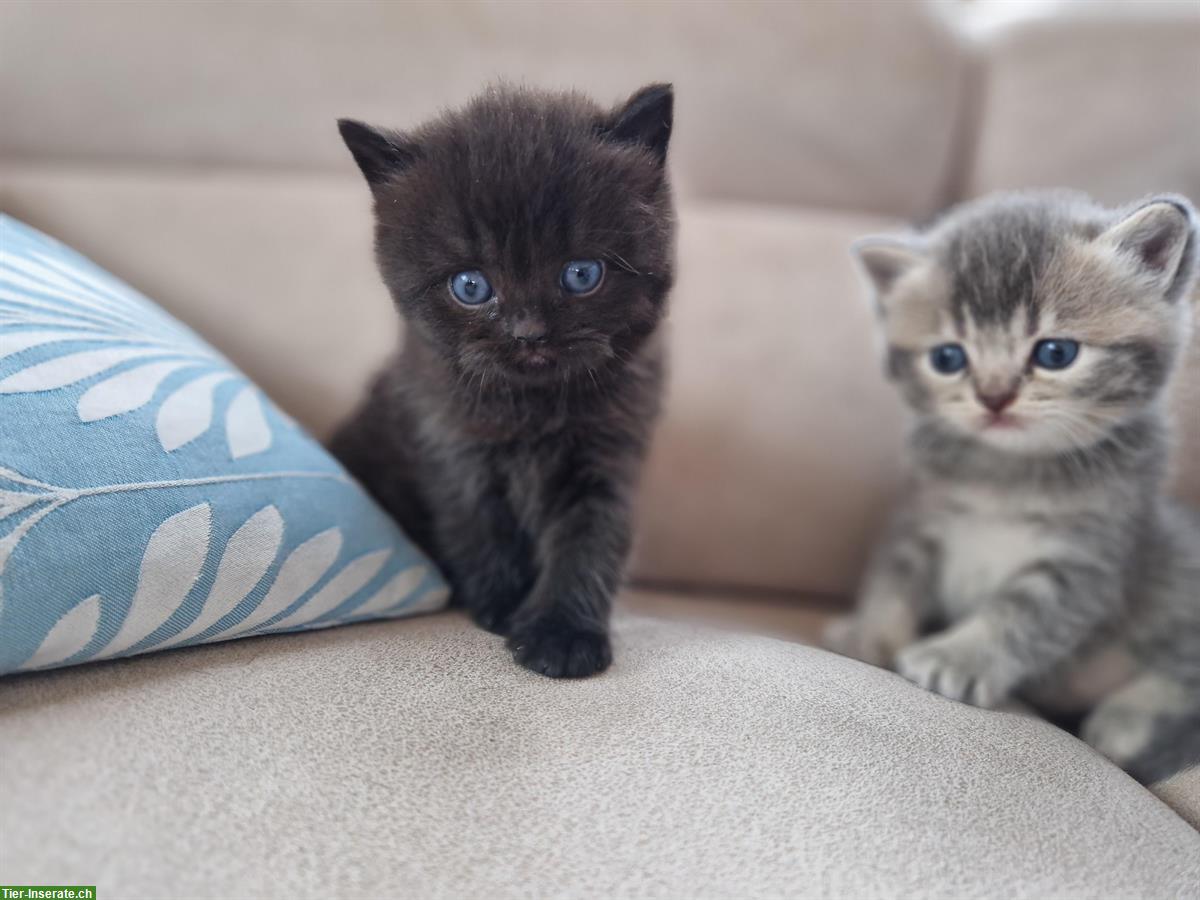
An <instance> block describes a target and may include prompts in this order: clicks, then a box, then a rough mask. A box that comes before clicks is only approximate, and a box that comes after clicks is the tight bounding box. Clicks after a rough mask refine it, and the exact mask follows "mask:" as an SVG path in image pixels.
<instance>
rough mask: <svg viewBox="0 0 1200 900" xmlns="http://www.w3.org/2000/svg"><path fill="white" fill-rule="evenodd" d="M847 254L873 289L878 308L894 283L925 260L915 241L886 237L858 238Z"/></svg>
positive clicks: (921, 249) (881, 305) (920, 248)
mask: <svg viewBox="0 0 1200 900" xmlns="http://www.w3.org/2000/svg"><path fill="white" fill-rule="evenodd" d="M850 253H851V255H853V256H854V258H855V259H856V260H858V264H859V265H860V266H861V267H862V270H863V272H864V274H866V276H867V278H868V280H869V281H870V282H871V286H872V287H874V288H875V294H876V298H877V299H878V300H879V304H880V307H881V308H882V307H883V306H884V303H883V298H884V297H885V296H887V294H888V293H890V292H891V290H892V288H893V287H895V286H896V282H897V281H899V280H900V279H901V278H902V277H903V276H904V275H905V274H906V273H908V272H910V271H912V270H913V269H915V268H917V266H919V265H921V264H922V263H923V262H925V261H926V260H927V259H928V257H927V256H926V255H925V250H924V248H922V247H921V245H920V244H918V243H917V242H916V241H914V240H905V239H903V238H898V237H887V236H881V237H866V238H860V239H859V240H857V241H855V242H854V243H853V244H851V245H850Z"/></svg>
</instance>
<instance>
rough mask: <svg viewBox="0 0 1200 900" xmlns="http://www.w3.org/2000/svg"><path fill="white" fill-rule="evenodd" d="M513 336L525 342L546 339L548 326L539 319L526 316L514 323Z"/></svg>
mask: <svg viewBox="0 0 1200 900" xmlns="http://www.w3.org/2000/svg"><path fill="white" fill-rule="evenodd" d="M512 336H513V337H514V338H516V339H517V340H518V341H520V342H521V343H523V344H524V343H535V342H538V341H544V340H545V339H546V326H545V324H543V323H542V322H540V321H539V320H537V319H531V318H529V317H528V316H526V317H523V318H520V319H518V320H517V321H516V322H515V323H513V326H512Z"/></svg>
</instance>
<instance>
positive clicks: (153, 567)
mask: <svg viewBox="0 0 1200 900" xmlns="http://www.w3.org/2000/svg"><path fill="white" fill-rule="evenodd" d="M211 532H212V509H211V508H210V507H209V505H208V504H207V503H200V504H197V505H196V506H193V507H191V508H190V509H185V510H184V511H183V512H180V513H176V514H175V515H173V516H171V517H170V518H169V519H167V520H166V521H165V522H163V523H162V524H161V525H159V526H158V527H157V528H156V529H154V533H153V534H152V535H150V540H149V542H148V543H147V544H146V550H145V552H144V553H143V554H142V567H141V571H140V572H139V574H138V583H137V590H136V591H135V593H134V595H133V603H132V604H131V605H130V607H129V612H128V613H127V614H126V615H125V621H124V622H123V623H122V625H121V630H120V631H119V632H117V636H116V637H114V638H113V639H112V640H111V641H109V642H108V645H107V646H106V647H105V648H104V649H103V650H102V651H101V653H100V654H99V657H98V658H104V657H109V656H116V655H117V654H119V653H124V652H125V651H126V650H128V649H129V648H130V647H132V646H134V645H135V644H137V643H139V642H141V641H143V640H145V639H146V638H148V637H149V636H150V635H151V634H153V633H154V632H155V631H157V630H158V629H159V628H160V627H162V625H163V624H165V623H166V621H167V620H168V619H170V618H171V616H172V614H174V612H175V610H176V609H178V608H179V606H180V604H182V603H183V601H184V600H186V599H187V595H188V594H189V593H191V590H192V588H193V587H195V585H196V580H197V579H198V578H199V577H200V570H201V569H202V568H203V567H204V560H205V559H206V558H207V556H208V544H209V540H210V536H211Z"/></svg>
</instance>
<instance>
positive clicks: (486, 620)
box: [471, 606, 513, 637]
mask: <svg viewBox="0 0 1200 900" xmlns="http://www.w3.org/2000/svg"><path fill="white" fill-rule="evenodd" d="M512 613H513V611H512V610H511V609H504V608H502V607H499V606H488V607H484V608H483V609H473V610H471V619H472V620H473V621H474V622H475V624H476V625H478V626H479V627H480V628H482V629H483V630H484V631H490V632H491V633H492V634H498V635H500V636H501V637H507V636H508V632H509V628H510V626H511V624H512Z"/></svg>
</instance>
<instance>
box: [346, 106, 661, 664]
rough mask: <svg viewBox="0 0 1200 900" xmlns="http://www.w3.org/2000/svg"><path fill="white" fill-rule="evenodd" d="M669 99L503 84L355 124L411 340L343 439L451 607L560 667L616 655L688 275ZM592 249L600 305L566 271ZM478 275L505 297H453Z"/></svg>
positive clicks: (387, 265)
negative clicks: (635, 513) (680, 273)
mask: <svg viewBox="0 0 1200 900" xmlns="http://www.w3.org/2000/svg"><path fill="white" fill-rule="evenodd" d="M671 114H672V93H671V88H670V86H668V85H652V86H650V87H648V88H645V89H643V90H642V91H640V92H638V93H637V94H635V95H634V96H633V98H632V99H631V100H630V101H629V102H628V103H624V104H621V105H620V106H618V107H617V108H616V109H615V110H604V109H601V108H600V107H599V106H597V105H596V104H594V103H593V102H591V101H590V100H588V99H587V98H585V97H581V96H579V95H577V94H550V93H542V92H537V91H532V90H523V89H515V88H508V87H500V88H495V89H492V90H489V91H488V92H487V93H485V94H483V95H482V96H481V97H479V98H477V99H476V100H474V101H473V102H471V103H470V104H468V105H467V106H466V107H465V108H463V109H462V110H460V111H456V112H452V113H447V114H445V115H443V116H442V117H440V118H438V119H436V120H435V121H433V122H431V123H429V124H427V125H425V126H424V127H422V128H419V129H417V130H415V131H411V132H408V133H403V134H402V133H399V132H393V131H380V130H376V129H373V128H370V127H368V126H365V125H362V124H360V123H357V122H352V121H346V120H343V121H342V122H341V123H339V124H340V127H341V131H342V135H343V137H344V139H345V141H346V143H347V145H348V146H349V148H350V150H351V152H352V153H353V154H354V157H355V160H356V161H357V162H358V164H359V167H360V168H361V169H362V171H363V174H364V175H365V176H366V178H367V181H368V183H369V184H370V187H371V190H372V193H373V194H374V198H375V213H376V255H377V259H378V262H379V268H380V271H381V273H382V275H383V280H384V282H385V283H386V285H387V287H388V289H389V290H390V292H391V295H392V297H393V299H394V300H395V303H396V306H397V308H398V310H399V312H400V314H401V315H402V316H403V318H404V320H405V322H406V329H405V338H404V342H403V346H402V348H401V350H400V352H399V353H398V355H397V356H396V358H395V360H394V361H393V362H392V363H391V364H389V365H388V366H387V367H386V368H385V369H384V370H383V372H382V373H381V374H380V375H379V376H378V379H377V380H376V382H375V384H374V386H373V387H372V388H371V390H370V393H369V396H368V397H367V399H366V401H365V403H364V404H363V405H362V407H361V408H360V409H359V411H358V412H357V413H356V414H355V415H354V417H353V418H352V419H351V421H349V422H348V423H347V424H346V425H345V426H344V427H343V428H342V430H341V431H340V432H339V434H338V435H337V436H336V438H335V439H334V442H333V449H334V451H335V453H336V454H337V455H338V456H339V457H340V458H341V460H342V461H343V462H344V463H345V464H346V465H347V467H348V468H349V469H350V471H351V472H353V473H354V474H355V475H356V476H358V478H359V479H361V480H362V481H363V483H364V484H366V485H367V487H368V488H369V489H370V490H371V491H372V493H374V494H375V496H376V497H377V498H378V499H379V500H380V501H381V502H382V503H383V505H384V506H385V507H386V508H387V509H388V510H389V511H390V512H391V513H392V514H393V515H394V516H395V517H396V518H397V519H398V520H399V521H400V522H401V524H402V525H403V526H404V528H405V529H406V530H407V532H408V533H409V534H410V535H411V536H412V537H413V538H414V539H415V540H416V541H417V542H418V543H419V544H420V545H421V546H423V547H424V548H425V549H426V550H427V551H428V552H429V553H430V554H431V556H432V557H433V558H434V559H435V560H436V561H437V562H438V564H439V565H440V566H441V568H442V570H443V571H444V572H445V574H446V576H447V578H448V579H449V581H450V583H451V585H452V588H453V598H454V602H456V603H457V604H458V605H461V606H462V607H464V608H465V609H466V610H467V611H468V612H469V613H470V614H471V615H472V616H473V617H474V618H475V620H476V621H477V622H479V623H480V624H481V625H482V626H483V627H485V628H488V629H490V630H493V631H496V632H498V633H501V634H505V635H507V636H508V645H509V648H510V649H511V650H512V652H513V654H514V656H515V658H516V659H517V661H518V662H520V663H521V664H522V665H524V666H527V667H528V668H530V669H533V670H534V671H537V672H541V673H543V674H546V675H550V676H554V677H577V676H585V675H590V674H592V673H594V672H597V671H600V670H602V669H604V668H605V667H606V666H608V664H609V662H610V660H611V650H610V646H609V639H608V633H607V622H608V615H609V607H610V604H611V601H612V597H613V594H614V593H615V591H616V589H617V586H618V583H619V580H620V578H621V575H622V569H623V566H624V563H625V559H626V555H627V553H628V550H629V544H630V503H631V500H632V494H633V490H634V482H635V478H636V474H637V472H638V469H639V465H640V462H641V460H642V457H643V455H644V452H645V450H646V446H647V442H648V440H649V437H650V431H651V426H652V423H653V420H654V417H655V414H656V412H657V409H658V405H659V395H660V385H661V380H662V369H663V355H662V349H661V347H660V342H659V339H658V334H657V328H658V325H659V322H660V320H661V318H662V316H663V314H664V311H665V306H666V298H667V293H668V290H669V289H670V287H671V283H672V279H673V245H674V216H673V208H672V201H671V194H670V188H669V185H668V180H667V174H666V168H665V164H666V153H667V143H668V139H669V136H670V131H671V119H672V115H671ZM578 259H598V260H602V261H603V262H604V264H605V266H606V274H605V276H604V281H603V282H602V283H601V285H600V287H599V288H598V289H597V290H596V291H595V292H594V294H592V295H590V296H571V295H569V294H568V293H567V292H566V291H565V290H564V288H563V286H562V284H561V283H560V273H561V272H562V270H563V266H564V265H565V264H566V263H567V262H568V261H570V260H578ZM464 270H480V271H482V272H484V273H485V274H486V276H487V278H488V279H489V280H490V282H491V284H492V286H493V287H494V288H495V297H494V298H493V299H492V300H490V301H488V302H486V303H483V304H480V305H478V306H464V305H463V304H461V303H459V302H458V301H456V300H455V299H454V297H453V296H452V294H451V292H450V290H449V286H448V285H449V280H450V279H451V278H452V277H453V276H454V275H455V273H458V272H462V271H464Z"/></svg>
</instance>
